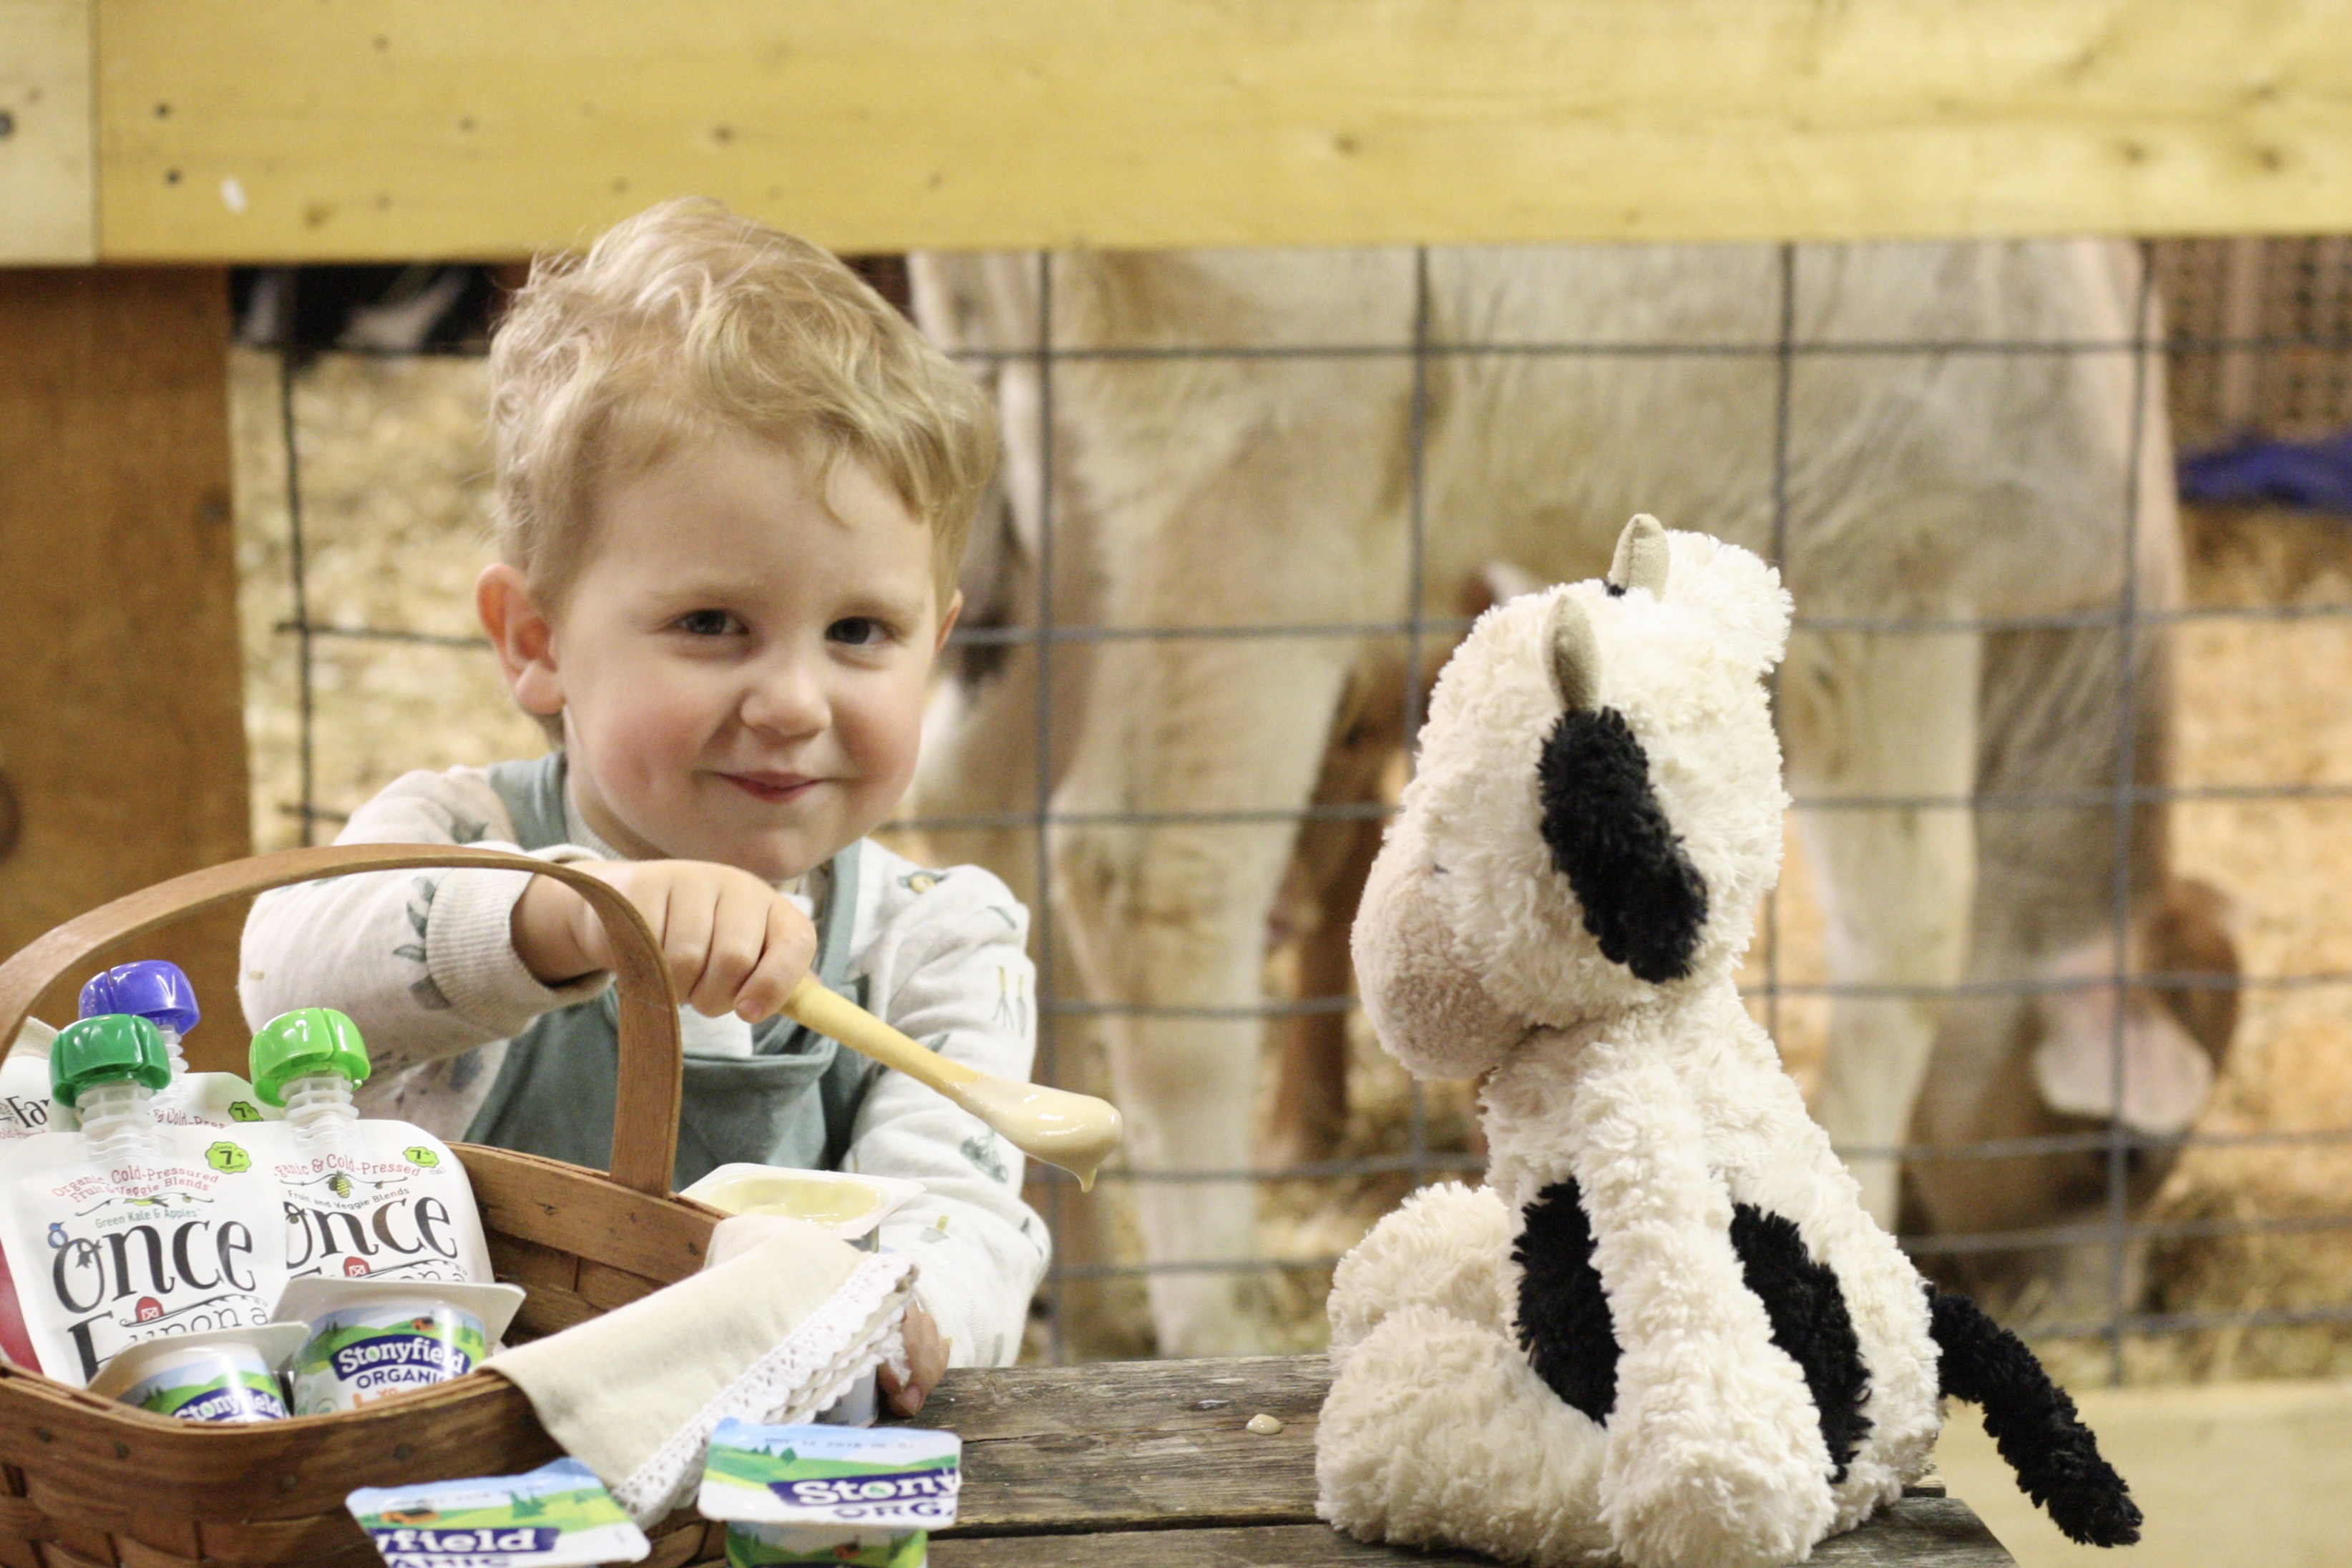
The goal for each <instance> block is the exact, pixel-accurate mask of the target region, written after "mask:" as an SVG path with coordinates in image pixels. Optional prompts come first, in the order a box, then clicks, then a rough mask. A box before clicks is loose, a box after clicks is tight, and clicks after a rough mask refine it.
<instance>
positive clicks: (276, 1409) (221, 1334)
mask: <svg viewBox="0 0 2352 1568" xmlns="http://www.w3.org/2000/svg"><path fill="white" fill-rule="evenodd" d="M308 1337H310V1331H309V1330H308V1329H307V1328H305V1327H304V1326H303V1325H302V1324H300V1323H263V1324H259V1325H257V1326H255V1327H252V1328H236V1329H214V1330H211V1331H209V1332H207V1333H189V1334H172V1335H170V1336H168V1337H166V1338H163V1339H151V1340H145V1341H142V1342H141V1343H138V1344H134V1345H132V1346H131V1347H130V1348H129V1349H127V1350H122V1351H118V1352H117V1353H116V1354H115V1355H114V1357H113V1359H111V1360H110V1361H109V1362H108V1363H107V1364H106V1365H105V1366H104V1367H102V1368H101V1369H100V1371H99V1375H97V1376H96V1377H94V1378H92V1379H91V1380H90V1384H89V1388H90V1392H91V1393H93V1394H102V1395H104V1396H107V1397H108V1398H110V1399H120V1400H121V1401H122V1402H123V1403H124V1404H125V1405H136V1406H139V1408H141V1409H142V1410H152V1411H153V1412H154V1413H155V1414H156V1415H158V1416H177V1417H178V1418H179V1419H181V1420H183V1421H283V1420H284V1419H286V1417H287V1416H288V1415H289V1413H290V1412H289V1410H288V1409H287V1406H286V1390H285V1388H284V1386H283V1385H281V1384H280V1382H279V1381H278V1371H279V1369H280V1368H281V1367H283V1366H284V1365H285V1364H286V1363H287V1361H288V1359H289V1357H291V1356H292V1355H293V1354H294V1353H295V1352H296V1351H297V1350H299V1349H300V1348H301V1345H302V1342H303V1341H304V1340H305V1339H307V1338H308Z"/></svg>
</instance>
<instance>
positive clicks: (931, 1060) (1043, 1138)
mask: <svg viewBox="0 0 2352 1568" xmlns="http://www.w3.org/2000/svg"><path fill="white" fill-rule="evenodd" d="M784 1011H785V1013H786V1014H788V1015H789V1016H791V1017H792V1018H793V1019H797V1020H799V1021H800V1022H802V1023H804V1024H806V1025H808V1027H809V1028H811V1029H813V1030H816V1031H817V1033H819V1034H821V1035H824V1036H825V1037H826V1038H827V1039H830V1040H839V1041H840V1042H841V1043H842V1044H844V1045H845V1046H847V1047H849V1049H850V1050H852V1051H857V1052H860V1053H861V1054H863V1055H866V1056H870V1057H872V1058H873V1059H874V1060H875V1061H878V1062H880V1063H881V1064H882V1065H883V1066H885V1067H889V1068H895V1069H897V1070H898V1071H900V1072H903V1073H905V1074H906V1075H907V1076H908V1077H909V1078H911V1079H913V1080H914V1081H915V1082H918V1083H920V1084H922V1085H924V1086H925V1087H927V1088H930V1089H936V1090H937V1091H939V1092H940V1093H941V1094H944V1095H946V1096H947V1097H948V1098H949V1099H950V1100H951V1101H953V1102H955V1103H957V1104H958V1105H961V1106H962V1107H963V1108H964V1109H965V1110H967V1111H969V1112H971V1113H972V1114H973V1115H975V1116H977V1117H979V1118H980V1119H981V1120H982V1121H983V1122H985V1123H987V1124H989V1125H990V1126H992V1127H993V1128H995V1129H996V1130H997V1131H998V1132H1000V1133H1002V1134H1004V1136H1005V1137H1006V1139H1007V1140H1009V1141H1010V1142H1011V1143H1012V1145H1013V1147H1014V1148H1017V1149H1019V1150H1020V1151H1021V1152H1022V1153H1023V1154H1024V1155H1032V1156H1034V1157H1035V1158H1037V1159H1041V1160H1044V1161H1045V1163H1046V1164H1047V1165H1051V1166H1061V1167H1062V1169H1064V1170H1066V1171H1068V1172H1069V1173H1070V1174H1071V1175H1072V1176H1076V1177H1077V1178H1078V1187H1079V1190H1081V1191H1091V1190H1092V1189H1093V1187H1094V1185H1095V1172H1096V1171H1097V1169H1099V1168H1101V1166H1102V1163H1103V1161H1105V1160H1107V1159H1108V1158H1109V1157H1110V1153H1111V1151H1112V1150H1113V1149H1116V1148H1118V1138H1119V1115H1118V1106H1116V1105H1113V1104H1112V1103H1110V1102H1109V1101H1108V1100H1097V1099H1096V1098H1095V1097H1094V1096H1093V1095H1091V1094H1073V1093H1071V1092H1069V1091H1068V1090H1066V1089H1048V1088H1046V1087H1045V1085H1044V1084H1042V1083H1017V1082H1013V1080H1011V1079H1008V1078H999V1077H997V1076H996V1075H995V1074H994V1073H992V1072H982V1071H980V1070H979V1069H978V1068H975V1067H967V1066H965V1065H964V1064H963V1063H962V1062H961V1061H952V1060H950V1059H949V1058H947V1057H944V1056H941V1055H940V1053H939V1052H937V1051H926V1050H924V1049H923V1047H921V1046H919V1045H918V1044H916V1043H915V1042H914V1041H913V1040H909V1039H908V1038H907V1037H906V1036H905V1035H903V1034H900V1033H899V1032H898V1030H895V1029H892V1028H891V1027H890V1026H889V1025H888V1024H887V1023H884V1022H883V1021H882V1020H881V1019H878V1018H876V1017H875V1016H874V1015H873V1014H872V1013H869V1012H867V1011H866V1009H864V1008H861V1007H859V1006H858V1005H857V1004H856V1003H855V1002H852V1001H848V1000H845V999H844V998H841V997H839V996H836V995H835V994H834V993H833V992H831V991H828V990H826V989H825V988H824V987H823V986H821V985H819V984H817V982H816V981H815V979H814V977H810V976H806V975H803V976H802V977H801V981H800V984H798V985H796V986H794V987H793V993H792V995H790V996H788V997H786V998H784Z"/></svg>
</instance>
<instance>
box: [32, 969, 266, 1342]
mask: <svg viewBox="0 0 2352 1568" xmlns="http://www.w3.org/2000/svg"><path fill="white" fill-rule="evenodd" d="M170 1075H171V1070H170V1066H169V1064H168V1059H167V1058H166V1057H165V1055H164V1053H163V1041H162V1040H161V1038H160V1037H159V1036H158V1035H157V1033H156V1031H155V1029H154V1026H153V1025H152V1024H150V1023H148V1022H147V1020H146V1019H140V1018H132V1017H129V1016H126V1015H120V1014H117V1015H112V1016H109V1017H104V1018H95V1019H82V1020H81V1021H80V1022H79V1023H76V1024H73V1025H71V1026H69V1027H68V1028H67V1029H66V1030H62V1031H60V1032H59V1034H58V1038H57V1040H56V1042H55V1044H54V1045H53V1046H52V1048H51V1052H50V1081H51V1089H52V1092H53V1095H54V1097H55V1098H56V1099H57V1100H58V1103H61V1104H63V1105H65V1106H67V1107H69V1108H73V1109H75V1110H77V1112H78V1113H79V1115H80V1117H81V1121H82V1130H81V1131H79V1132H75V1133H66V1132H54V1133H50V1134H47V1135H45V1136H42V1137H38V1138H20V1139H17V1140H16V1141H15V1142H13V1143H9V1144H5V1145H0V1257H5V1260H6V1262H7V1265H8V1271H9V1274H10V1276H11V1279H12V1282H13V1285H14V1288H15V1291H16V1304H17V1307H18V1310H19V1311H20V1312H21V1313H22V1314H23V1321H24V1326H25V1332H26V1338H27V1340H28V1341H29V1342H30V1345H31V1348H32V1350H33V1353H34V1355H35V1358H36V1359H37V1361H38V1362H39V1364H40V1369H41V1370H42V1371H43V1372H45V1373H47V1374H48V1375H50V1376H51V1377H54V1378H56V1379H58V1381H59V1382H62V1383H68V1384H72V1385H75V1386H77V1387H79V1386H80V1385H84V1384H86V1383H88V1382H89V1380H90V1378H91V1377H93V1376H94V1375H96V1374H97V1373H98V1371H99V1369H100V1367H102V1366H104V1365H105V1364H106V1363H107V1362H108V1361H109V1360H110V1358H111V1357H112V1356H113V1355H114V1354H116V1353H117V1352H118V1351H121V1350H122V1349H123V1348H125V1347H126V1346H129V1345H131V1344H136V1343H142V1342H143V1341H146V1340H151V1339H160V1338H163V1337H166V1336H169V1335H173V1334H185V1333H201V1332H204V1331H206V1330H211V1329H221V1328H238V1327H246V1326H257V1325H259V1324H262V1323H266V1322H268V1321H269V1316H270V1309H271V1308H272V1307H273V1306H275V1305H276V1303H277V1301H278V1294H279V1292H280V1291H282V1290H283V1289H284V1288H285V1284H286V1257H285V1248H284V1243H283V1236H284V1221H283V1214H282V1206H281V1205H280V1203H279V1201H278V1193H277V1189H276V1187H275V1186H273V1185H272V1183H271V1182H270V1179H269V1177H268V1175H267V1174H266V1173H265V1172H263V1171H262V1170H261V1169H260V1168H259V1167H258V1162H257V1160H256V1158H255V1155H254V1149H253V1147H252V1145H251V1144H250V1143H249V1141H248V1140H247V1138H246V1137H244V1136H242V1135H240V1134H238V1133H237V1132H236V1131H235V1130H233V1129H229V1128H225V1127H176V1126H172V1127H167V1126H162V1125H158V1124H156V1122H155V1120H154V1114H153V1104H152V1100H153V1096H154V1093H155V1092H156V1091H157V1090H160V1089H161V1088H163V1085H164V1084H166V1083H167V1082H169V1081H170Z"/></svg>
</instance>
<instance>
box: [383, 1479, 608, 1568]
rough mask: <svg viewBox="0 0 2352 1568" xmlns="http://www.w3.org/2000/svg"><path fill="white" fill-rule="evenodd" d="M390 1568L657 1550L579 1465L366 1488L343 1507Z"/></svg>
mask: <svg viewBox="0 0 2352 1568" xmlns="http://www.w3.org/2000/svg"><path fill="white" fill-rule="evenodd" d="M343 1506H344V1507H346V1508H348V1509H350V1510H351V1511H352V1518H354V1519H356V1520H358V1521H360V1528H361V1529H362V1530H364V1531H367V1532H368V1538H369V1539H370V1540H372V1541H373V1542H375V1549H376V1552H378V1554H380V1555H381V1556H382V1557H383V1560H384V1562H385V1563H386V1564H387V1565H388V1568H525V1565H526V1564H528V1565H530V1568H562V1564H567V1563H635V1562H637V1561H638V1560H639V1559H641V1558H643V1557H644V1556H645V1555H646V1553H647V1552H651V1551H652V1550H653V1548H652V1546H651V1545H650V1544H649V1543H648V1542H646V1537H645V1532H644V1531H641V1530H639V1529H638V1528H637V1527H636V1526H635V1524H633V1523H631V1522H630V1521H629V1516H628V1515H627V1514H625V1513H624V1512H622V1511H621V1505H620V1504H619V1503H616V1502H614V1500H613V1495H612V1493H610V1492H608V1491H606V1490H604V1483H603V1482H601V1481H599V1480H598V1479H596V1477H595V1473H594V1472H593V1471H592V1470H590V1469H589V1468H588V1467H587V1466H585V1465H583V1464H582V1463H581V1462H580V1461H579V1460H577V1459H558V1460H556V1461H555V1462H554V1463H553V1464H551V1465H542V1466H541V1467H540V1468H539V1469H535V1470H532V1471H530V1472H529V1473H527V1474H524V1475H520V1476H481V1477H478V1478H476V1479H472V1480H459V1481H427V1482H424V1483H422V1484H420V1485H417V1486H412V1487H362V1488H361V1489H360V1490H357V1491H355V1492H353V1493H352V1494H351V1495H350V1496H349V1497H347V1498H345V1499H344V1500H343Z"/></svg>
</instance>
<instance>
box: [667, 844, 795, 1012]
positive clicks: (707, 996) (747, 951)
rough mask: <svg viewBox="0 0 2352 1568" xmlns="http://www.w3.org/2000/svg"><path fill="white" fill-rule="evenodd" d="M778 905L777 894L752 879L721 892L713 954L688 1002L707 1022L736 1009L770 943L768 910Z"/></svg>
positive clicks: (714, 924) (736, 882) (731, 881)
mask: <svg viewBox="0 0 2352 1568" xmlns="http://www.w3.org/2000/svg"><path fill="white" fill-rule="evenodd" d="M774 902H776V895H775V894H774V893H773V892H772V891H771V890H770V889H768V888H767V887H766V886H764V885H762V884H761V883H759V882H757V881H755V880H754V879H752V878H750V877H744V878H740V879H738V878H733V877H730V878H729V879H728V880H727V882H726V883H725V885H723V886H722V887H721V888H720V889H719V902H718V908H717V911H716V913H715V914H714V915H713V918H712V921H711V927H710V941H709V954H708V956H705V958H704V959H703V963H702V973H701V976H700V977H698V979H697V980H696V982H695V985H694V989H693V992H692V994H691V995H690V996H689V997H688V1000H689V1001H691V1002H692V1003H693V1004H694V1007H695V1010H697V1011H698V1012H699V1013H701V1014H702V1015H703V1016H704V1017H705V1018H719V1017H721V1016H723V1015H725V1014H726V1013H728V1012H730V1011H732V1010H733V1009H734V1007H735V998H736V995H737V993H738V992H740V990H741V989H742V987H743V982H744V980H745V979H746V978H747V977H749V976H750V975H751V970H752V968H753V967H755V966H756V965H757V964H758V963H759V962H760V953H761V948H762V947H763V946H765V944H766V942H767V936H768V906H769V905H770V904H773V903H774Z"/></svg>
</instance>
